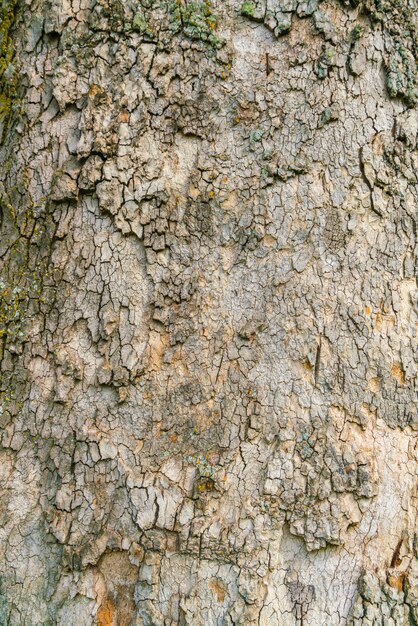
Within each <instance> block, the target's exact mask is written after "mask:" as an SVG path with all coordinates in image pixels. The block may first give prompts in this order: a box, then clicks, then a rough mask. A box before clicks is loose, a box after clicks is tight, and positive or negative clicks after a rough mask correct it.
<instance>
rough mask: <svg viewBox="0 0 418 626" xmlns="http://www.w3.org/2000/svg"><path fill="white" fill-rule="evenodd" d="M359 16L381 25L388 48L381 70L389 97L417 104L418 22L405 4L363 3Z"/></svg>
mask: <svg viewBox="0 0 418 626" xmlns="http://www.w3.org/2000/svg"><path fill="white" fill-rule="evenodd" d="M363 12H364V13H366V14H367V15H368V16H369V17H370V18H371V20H372V21H373V22H374V23H378V24H381V27H382V30H383V33H384V34H385V36H386V41H387V44H388V47H389V53H388V55H387V59H386V63H385V70H386V84H387V88H388V92H389V95H390V96H392V97H395V98H403V99H404V101H405V102H406V103H407V104H408V105H409V106H415V105H416V104H417V102H418V73H417V66H418V21H417V18H416V9H415V8H414V7H413V3H409V2H408V1H407V0H365V2H364V5H363Z"/></svg>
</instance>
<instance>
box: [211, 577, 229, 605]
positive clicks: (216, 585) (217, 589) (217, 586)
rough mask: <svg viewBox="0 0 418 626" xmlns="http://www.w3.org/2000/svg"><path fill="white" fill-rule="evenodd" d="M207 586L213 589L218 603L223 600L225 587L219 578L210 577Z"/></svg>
mask: <svg viewBox="0 0 418 626" xmlns="http://www.w3.org/2000/svg"><path fill="white" fill-rule="evenodd" d="M208 587H209V589H210V590H211V591H213V593H214V594H215V596H216V599H217V601H218V602H219V603H221V602H223V601H224V600H225V596H226V589H225V587H224V585H223V584H222V582H221V581H220V580H218V579H217V578H212V580H210V581H209V583H208Z"/></svg>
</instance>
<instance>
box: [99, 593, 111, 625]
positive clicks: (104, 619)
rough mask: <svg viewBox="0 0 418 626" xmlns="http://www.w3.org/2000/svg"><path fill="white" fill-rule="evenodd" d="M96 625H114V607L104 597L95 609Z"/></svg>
mask: <svg viewBox="0 0 418 626" xmlns="http://www.w3.org/2000/svg"><path fill="white" fill-rule="evenodd" d="M97 626H115V607H114V606H113V604H112V602H111V600H110V599H109V598H106V599H105V600H104V602H103V603H102V605H101V606H100V608H99V610H98V611H97Z"/></svg>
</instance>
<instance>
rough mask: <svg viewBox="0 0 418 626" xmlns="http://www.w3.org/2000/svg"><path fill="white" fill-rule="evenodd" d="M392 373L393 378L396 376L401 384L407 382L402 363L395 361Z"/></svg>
mask: <svg viewBox="0 0 418 626" xmlns="http://www.w3.org/2000/svg"><path fill="white" fill-rule="evenodd" d="M390 374H391V376H393V378H396V380H397V381H398V383H399V384H400V385H404V384H405V374H404V372H403V369H402V367H401V365H400V363H394V364H393V365H392V367H391V369H390Z"/></svg>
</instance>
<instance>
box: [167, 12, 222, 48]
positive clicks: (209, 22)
mask: <svg viewBox="0 0 418 626" xmlns="http://www.w3.org/2000/svg"><path fill="white" fill-rule="evenodd" d="M170 14H171V25H172V29H173V31H174V32H182V33H183V34H184V35H186V37H188V38H189V39H192V40H195V41H203V42H205V43H207V44H208V45H209V46H210V47H211V48H214V49H215V50H218V49H219V48H221V47H222V46H223V45H224V43H225V42H224V40H223V39H222V38H221V37H219V36H217V35H216V34H215V32H214V31H215V30H216V27H217V23H218V18H217V16H216V15H214V13H213V11H212V5H211V3H210V2H208V1H206V0H205V1H198V2H186V1H185V0H176V2H173V3H172V4H171V5H170Z"/></svg>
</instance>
